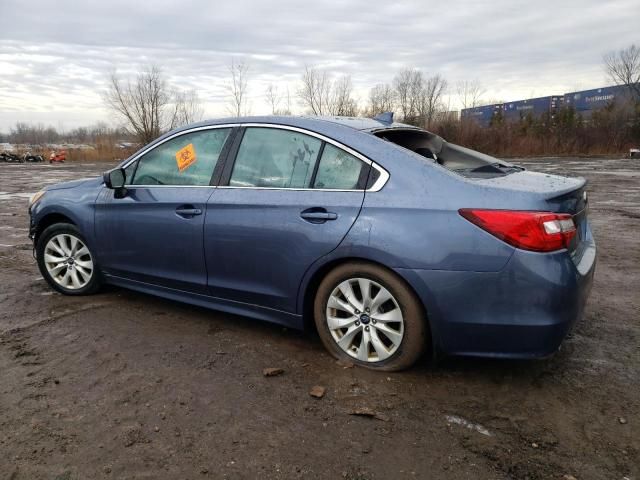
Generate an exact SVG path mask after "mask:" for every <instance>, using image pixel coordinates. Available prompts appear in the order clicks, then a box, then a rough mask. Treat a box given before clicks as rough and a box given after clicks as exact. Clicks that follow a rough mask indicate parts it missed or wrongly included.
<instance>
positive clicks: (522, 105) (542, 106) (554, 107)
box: [502, 95, 562, 121]
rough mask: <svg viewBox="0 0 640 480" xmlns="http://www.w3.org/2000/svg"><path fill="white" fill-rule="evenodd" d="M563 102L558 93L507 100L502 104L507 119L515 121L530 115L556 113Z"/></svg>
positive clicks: (537, 115) (536, 116) (534, 116)
mask: <svg viewBox="0 0 640 480" xmlns="http://www.w3.org/2000/svg"><path fill="white" fill-rule="evenodd" d="M561 102H562V97H561V96H557V95H552V96H549V97H538V98H528V99H526V100H517V101H515V102H507V103H504V104H503V106H502V110H503V116H504V119H505V120H506V121H514V120H520V119H523V118H526V117H528V116H531V117H533V118H538V117H540V116H541V115H543V114H545V113H549V114H551V115H555V114H556V112H557V111H558V108H559V107H560V104H561Z"/></svg>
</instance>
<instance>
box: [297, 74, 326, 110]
mask: <svg viewBox="0 0 640 480" xmlns="http://www.w3.org/2000/svg"><path fill="white" fill-rule="evenodd" d="M298 96H299V97H300V100H301V101H302V104H303V105H304V106H305V107H307V108H308V109H309V111H310V112H311V113H312V114H314V115H329V114H330V110H331V78H330V77H329V75H328V73H327V72H325V71H319V70H318V69H316V68H313V67H309V66H305V67H304V73H303V74H302V85H301V86H300V88H299V90H298Z"/></svg>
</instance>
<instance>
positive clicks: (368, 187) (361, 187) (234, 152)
mask: <svg viewBox="0 0 640 480" xmlns="http://www.w3.org/2000/svg"><path fill="white" fill-rule="evenodd" d="M248 128H274V129H279V130H289V131H294V132H299V133H302V134H304V135H309V136H310V137H314V138H317V139H319V140H321V141H322V145H321V146H320V148H319V150H318V154H317V156H316V159H315V164H314V167H313V174H312V176H311V179H310V182H309V186H308V187H307V188H288V187H253V186H233V185H229V182H230V181H231V175H232V173H233V167H234V166H235V162H236V159H237V156H238V151H239V149H240V144H241V143H242V139H243V137H244V133H245V132H246V130H247V129H248ZM327 143H328V144H330V145H332V146H334V147H336V148H338V149H340V150H343V151H344V152H346V153H348V154H349V155H351V156H353V157H355V158H356V159H358V160H359V161H361V162H362V163H364V165H365V167H364V168H362V169H361V170H360V177H359V179H358V183H357V186H358V188H353V189H339V188H313V185H314V183H315V180H316V175H317V173H318V168H319V165H320V159H321V158H322V154H323V153H324V149H325V145H326V144H327ZM373 171H376V172H377V175H376V177H377V178H376V181H375V182H374V183H370V182H369V177H370V172H373ZM388 178H389V173H388V172H387V171H386V170H385V169H383V168H382V167H380V166H379V165H378V164H376V163H375V162H373V161H372V160H369V159H368V158H367V157H365V156H363V155H361V154H360V153H358V152H356V151H354V150H352V149H351V148H348V147H346V146H345V145H343V144H341V143H339V142H336V141H335V140H331V139H329V138H328V137H325V136H324V135H321V134H318V133H315V132H313V131H311V130H306V129H303V128H298V127H292V126H289V125H279V124H272V123H247V124H242V125H241V126H240V128H239V131H238V133H237V134H236V135H235V138H234V139H233V144H232V145H231V147H230V148H229V152H228V155H227V158H226V162H225V165H224V167H223V170H222V175H221V177H220V179H219V182H218V187H219V188H234V189H240V188H243V189H253V190H302V191H320V192H322V191H324V192H377V191H379V190H380V189H381V188H382V187H383V186H384V185H385V184H386V182H387V180H388Z"/></svg>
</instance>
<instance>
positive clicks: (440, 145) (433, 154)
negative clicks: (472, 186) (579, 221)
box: [374, 129, 524, 178]
mask: <svg viewBox="0 0 640 480" xmlns="http://www.w3.org/2000/svg"><path fill="white" fill-rule="evenodd" d="M374 135H376V136H377V137H380V138H382V139H383V140H386V141H388V142H391V143H395V144H396V145H399V146H401V147H403V148H406V149H407V150H410V151H412V152H414V153H416V154H418V155H420V156H421V157H423V158H424V159H425V160H426V161H430V162H435V163H438V164H440V165H442V166H443V167H445V168H447V169H449V170H451V171H453V172H456V173H458V174H460V175H464V176H466V177H478V178H486V177H496V176H504V175H508V174H510V173H514V172H519V171H521V170H524V169H523V168H522V167H518V166H516V165H512V164H510V163H508V162H505V161H504V160H499V159H497V158H495V157H492V156H490V155H485V154H484V153H480V152H476V151H475V150H471V149H469V148H465V147H461V146H460V145H456V144H454V143H449V142H447V141H445V140H443V139H442V138H441V137H439V136H438V135H435V134H433V133H430V132H427V131H425V130H418V129H406V130H403V129H396V130H383V131H378V132H375V133H374Z"/></svg>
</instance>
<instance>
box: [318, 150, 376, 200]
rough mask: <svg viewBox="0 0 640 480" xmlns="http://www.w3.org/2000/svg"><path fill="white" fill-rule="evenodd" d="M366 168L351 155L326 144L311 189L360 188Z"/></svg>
mask: <svg viewBox="0 0 640 480" xmlns="http://www.w3.org/2000/svg"><path fill="white" fill-rule="evenodd" d="M367 167H368V166H367V165H366V164H365V163H364V162H362V161H361V160H359V159H357V158H356V157H354V156H353V155H351V154H349V153H347V152H345V151H344V150H341V149H339V148H336V147H334V146H333V145H330V144H328V143H327V144H326V145H325V147H324V151H323V152H322V158H321V159H320V164H319V165H318V172H317V173H316V179H315V182H314V184H313V188H330V189H336V190H355V189H358V188H362V183H363V182H362V175H363V173H366V168H367ZM365 181H366V180H365Z"/></svg>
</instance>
